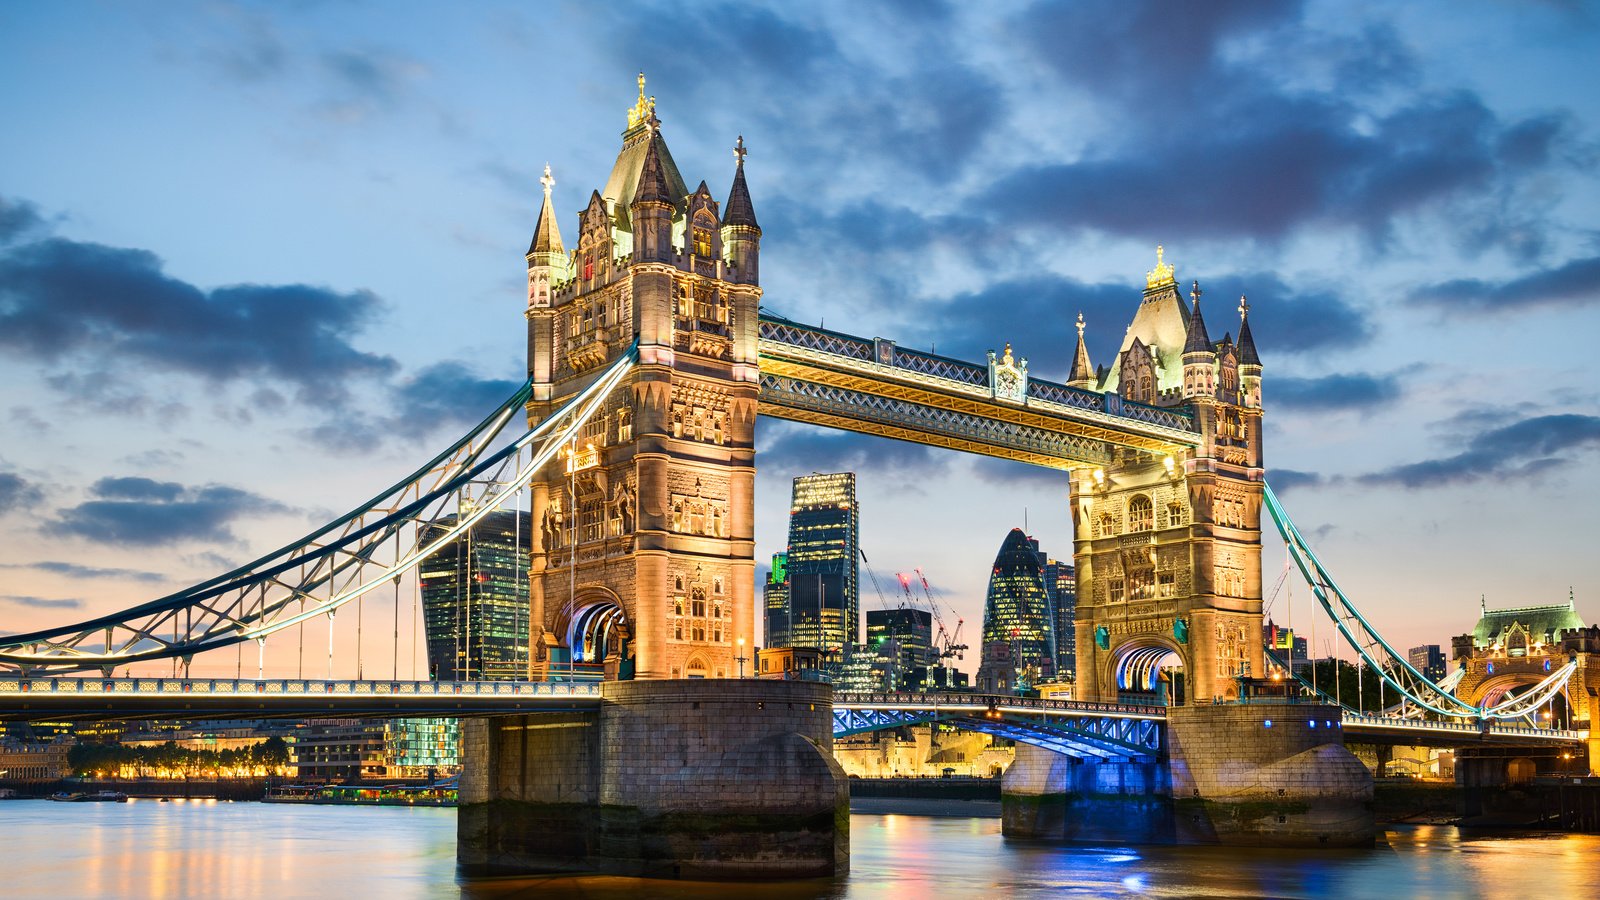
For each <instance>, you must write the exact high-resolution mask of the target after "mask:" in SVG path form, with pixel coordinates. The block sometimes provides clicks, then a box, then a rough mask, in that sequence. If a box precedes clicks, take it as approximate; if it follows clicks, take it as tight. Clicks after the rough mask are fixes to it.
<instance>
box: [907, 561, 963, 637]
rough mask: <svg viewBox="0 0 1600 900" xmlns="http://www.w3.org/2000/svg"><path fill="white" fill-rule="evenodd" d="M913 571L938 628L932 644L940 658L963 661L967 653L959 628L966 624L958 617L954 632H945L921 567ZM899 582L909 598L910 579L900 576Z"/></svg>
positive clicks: (952, 609) (942, 618)
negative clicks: (937, 633) (920, 583)
mask: <svg viewBox="0 0 1600 900" xmlns="http://www.w3.org/2000/svg"><path fill="white" fill-rule="evenodd" d="M913 571H915V572H916V573H917V578H918V579H920V580H921V581H922V594H923V596H925V597H927V598H928V609H929V610H930V611H931V612H932V613H933V621H934V622H936V623H937V624H938V626H939V635H938V637H937V638H935V641H934V643H935V646H936V647H937V648H938V650H939V656H940V658H942V659H950V658H952V657H954V658H955V659H965V658H966V656H965V655H964V654H965V653H966V652H967V645H966V644H963V643H961V626H962V625H964V624H966V620H965V619H963V618H961V617H960V616H956V630H955V631H948V630H946V629H945V626H944V616H942V615H940V614H939V601H938V600H935V599H934V596H933V588H932V587H931V586H930V585H929V584H928V576H927V575H926V574H925V573H924V572H923V571H922V567H920V566H918V567H917V568H916V569H914V570H913ZM900 580H901V582H902V583H904V584H905V588H906V596H907V597H910V596H911V585H910V583H909V581H910V579H908V578H907V577H906V576H904V575H901V576H900ZM950 613H951V614H952V615H954V614H955V607H951V608H950Z"/></svg>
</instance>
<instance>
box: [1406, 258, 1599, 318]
mask: <svg viewBox="0 0 1600 900" xmlns="http://www.w3.org/2000/svg"><path fill="white" fill-rule="evenodd" d="M1410 299H1411V302H1412V303H1414V304H1417V305H1422V306H1432V307H1437V308H1439V309H1441V310H1446V311H1451V312H1467V313H1474V314H1477V313H1496V312H1515V311H1517V310H1521V309H1531V308H1535V307H1547V308H1560V307H1576V306H1588V305H1590V304H1593V303H1595V302H1597V301H1600V256H1591V257H1588V258H1585V259H1574V260H1571V261H1569V262H1567V263H1565V264H1563V265H1560V266H1557V267H1556V268H1554V269H1545V270H1543V271H1540V272H1533V273H1531V274H1528V275H1523V276H1521V277H1520V278H1512V279H1509V280H1506V281H1484V280H1481V279H1476V278H1461V279H1456V280H1454V281H1446V282H1443V283H1441V284H1434V285H1428V286H1427V287H1422V288H1418V289H1417V290H1415V291H1412V292H1411V297H1410Z"/></svg>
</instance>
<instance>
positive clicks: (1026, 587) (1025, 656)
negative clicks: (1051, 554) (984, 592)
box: [978, 528, 1055, 691]
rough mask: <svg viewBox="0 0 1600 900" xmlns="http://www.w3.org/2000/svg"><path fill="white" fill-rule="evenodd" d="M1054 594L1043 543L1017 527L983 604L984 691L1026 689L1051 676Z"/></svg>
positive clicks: (1001, 555) (996, 565)
mask: <svg viewBox="0 0 1600 900" xmlns="http://www.w3.org/2000/svg"><path fill="white" fill-rule="evenodd" d="M1052 614H1053V613H1052V609H1051V604H1050V595H1049V594H1048V593H1047V592H1046V591H1045V586H1044V567H1043V566H1042V565H1041V564H1040V559H1039V544H1038V542H1037V541H1035V540H1033V539H1032V538H1030V537H1028V536H1027V535H1026V534H1024V533H1023V532H1022V529H1020V528H1013V529H1011V531H1010V532H1009V533H1008V534H1007V535H1006V538H1005V540H1004V541H1002V542H1001V544H1000V552H999V553H998V554H996V555H995V558H994V567H993V569H992V570H991V571H990V573H989V593H988V597H987V599H986V600H985V601H984V605H983V645H982V651H983V658H982V662H981V663H980V664H979V668H978V687H979V689H980V690H1000V691H1003V690H1007V689H1010V688H1013V687H1023V688H1026V687H1028V686H1031V685H1033V684H1035V683H1037V682H1039V681H1041V680H1044V679H1046V678H1049V677H1051V676H1052V675H1053V674H1054V672H1055V658H1054V653H1053V652H1052V649H1051V639H1050V634H1051V631H1052V629H1053V624H1054V623H1053V622H1052V621H1051V618H1052Z"/></svg>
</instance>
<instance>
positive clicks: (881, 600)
mask: <svg viewBox="0 0 1600 900" xmlns="http://www.w3.org/2000/svg"><path fill="white" fill-rule="evenodd" d="M856 552H857V553H859V554H861V564H862V565H863V566H865V567H866V569H867V577H868V578H870V579H872V590H873V591H875V592H876V593H877V595H878V605H879V606H881V607H883V608H884V609H888V608H889V599H888V598H887V597H885V596H884V595H883V586H882V585H880V584H878V574H877V573H876V572H874V571H872V563H870V562H868V561H867V551H865V550H862V549H860V548H857V549H856Z"/></svg>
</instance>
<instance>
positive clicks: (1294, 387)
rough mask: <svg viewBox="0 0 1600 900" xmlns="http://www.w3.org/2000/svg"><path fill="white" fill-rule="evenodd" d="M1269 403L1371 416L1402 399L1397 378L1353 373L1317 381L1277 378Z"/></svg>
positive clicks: (1272, 387) (1313, 379) (1286, 407)
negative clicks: (1353, 412)
mask: <svg viewBox="0 0 1600 900" xmlns="http://www.w3.org/2000/svg"><path fill="white" fill-rule="evenodd" d="M1269 384H1270V386H1271V393H1270V395H1269V396H1270V399H1271V403H1272V407H1273V408H1274V409H1286V410H1295V411H1299V412H1316V413H1325V412H1338V411H1341V410H1356V411H1359V412H1364V413H1365V412H1372V411H1374V410H1376V409H1378V408H1380V407H1383V406H1387V405H1389V404H1390V403H1393V402H1394V401H1395V400H1397V399H1399V397H1400V378H1399V376H1396V375H1392V374H1391V375H1367V374H1363V373H1350V374H1339V375H1323V376H1321V377H1318V378H1274V379H1272V380H1271V381H1270V382H1269Z"/></svg>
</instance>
